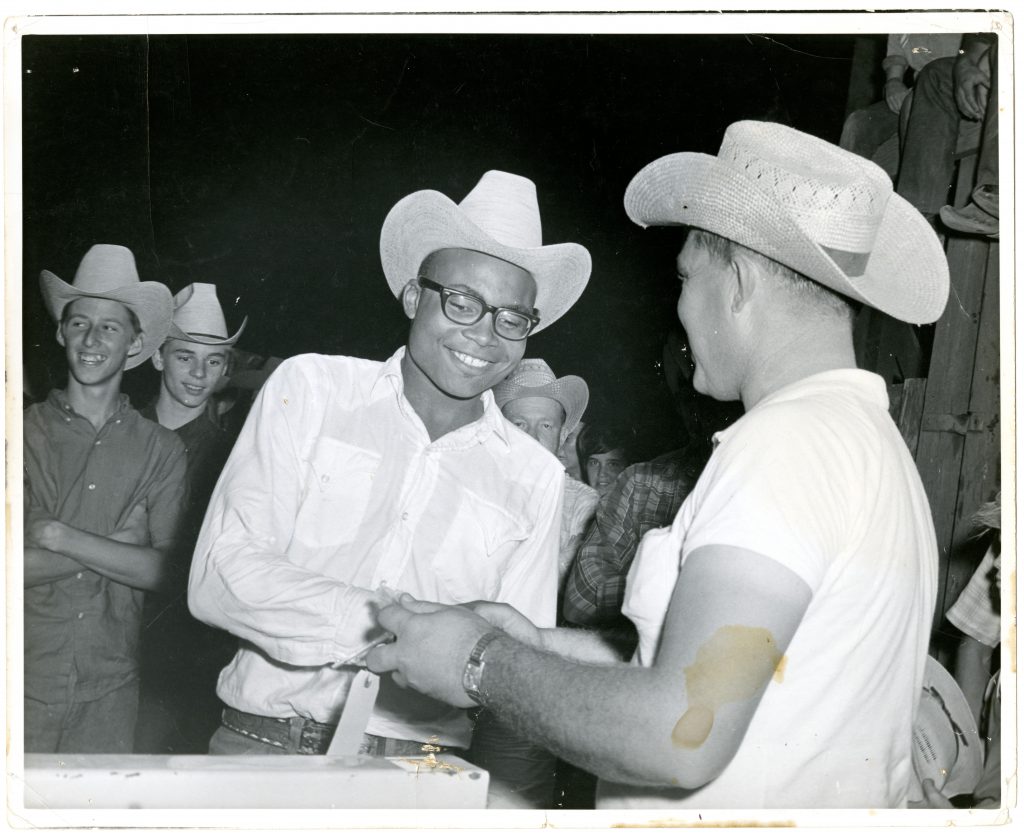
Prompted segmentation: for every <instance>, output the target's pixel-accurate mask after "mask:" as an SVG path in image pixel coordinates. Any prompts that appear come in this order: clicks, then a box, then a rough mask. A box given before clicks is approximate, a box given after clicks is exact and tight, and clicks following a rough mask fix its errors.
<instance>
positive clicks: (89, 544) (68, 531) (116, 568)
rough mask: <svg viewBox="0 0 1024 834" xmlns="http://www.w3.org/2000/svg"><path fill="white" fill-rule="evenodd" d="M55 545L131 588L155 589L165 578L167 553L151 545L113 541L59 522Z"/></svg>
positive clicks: (160, 585)
mask: <svg viewBox="0 0 1024 834" xmlns="http://www.w3.org/2000/svg"><path fill="white" fill-rule="evenodd" d="M58 549H59V551H60V552H61V553H63V554H64V555H65V556H68V557H70V558H71V559H74V560H75V561H77V562H80V563H81V564H82V565H84V566H85V567H87V568H88V569H89V570H92V571H95V572H96V573H99V574H102V575H103V576H106V577H107V578H108V579H112V580H113V581H114V582H119V583H121V584H122V585H129V586H131V587H132V588H139V589H141V590H144V591H154V590H159V589H161V588H163V587H164V584H165V582H166V581H167V578H168V572H169V571H168V564H169V556H168V553H167V552H166V551H164V550H158V549H157V548H155V547H146V546H143V545H137V544H128V543H125V542H120V541H115V540H114V539H111V538H107V537H106V536H98V535H96V534H95V533H87V532H85V531H84V530H78V529H77V528H74V527H69V526H68V525H63V526H62V528H61V531H60V541H59V545H58Z"/></svg>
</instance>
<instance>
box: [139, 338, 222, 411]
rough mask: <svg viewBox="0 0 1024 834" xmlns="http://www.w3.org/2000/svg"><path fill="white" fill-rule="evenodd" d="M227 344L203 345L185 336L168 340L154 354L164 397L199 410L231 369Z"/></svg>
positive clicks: (173, 403) (178, 406) (178, 405)
mask: <svg viewBox="0 0 1024 834" xmlns="http://www.w3.org/2000/svg"><path fill="white" fill-rule="evenodd" d="M227 361H228V348H227V346H225V345H203V344H199V343H198V342H187V341H185V340H184V339H168V340H167V341H166V342H164V344H163V346H162V347H161V348H160V350H159V351H158V352H157V353H155V354H153V365H154V366H155V367H156V369H157V370H158V371H160V373H161V376H162V380H163V381H162V385H161V388H160V399H161V400H162V401H163V402H164V404H165V405H169V406H172V407H174V408H176V409H188V410H192V411H195V410H198V409H200V408H202V407H203V405H205V404H206V401H207V400H208V399H209V398H210V395H211V394H213V391H214V389H215V388H216V386H217V383H218V382H219V381H220V378H221V377H222V376H224V372H225V370H226V369H227Z"/></svg>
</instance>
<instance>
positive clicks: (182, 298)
mask: <svg viewBox="0 0 1024 834" xmlns="http://www.w3.org/2000/svg"><path fill="white" fill-rule="evenodd" d="M248 321H249V317H248V316H246V317H245V318H244V319H243V320H242V324H241V326H239V328H238V330H236V331H235V335H234V336H228V325H227V322H225V321H224V311H223V310H222V309H221V306H220V302H218V301H217V287H215V286H214V285H213V284H189V285H188V286H187V287H185V289H183V290H182V291H181V292H179V293H178V294H177V295H176V296H174V316H173V318H172V319H171V329H170V331H169V332H168V334H167V337H168V338H169V339H181V340H183V341H186V342H198V343H199V344H201V345H233V344H234V343H235V342H237V341H238V337H239V336H241V335H242V331H243V330H245V325H246V322H248Z"/></svg>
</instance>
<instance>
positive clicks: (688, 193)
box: [625, 121, 949, 324]
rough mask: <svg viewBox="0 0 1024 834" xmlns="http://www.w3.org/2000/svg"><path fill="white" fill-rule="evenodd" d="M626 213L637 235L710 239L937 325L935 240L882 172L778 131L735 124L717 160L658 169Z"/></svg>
mask: <svg viewBox="0 0 1024 834" xmlns="http://www.w3.org/2000/svg"><path fill="white" fill-rule="evenodd" d="M625 206H626V213H627V214H628V215H629V217H630V219H631V220H633V222H635V223H637V224H639V225H641V226H677V225H678V226H692V227H694V228H698V229H704V230H706V231H710V232H714V233H715V234H718V235H721V236H722V237H726V238H728V239H730V240H732V241H734V242H736V243H740V244H742V245H743V246H746V247H749V248H750V249H753V250H754V251H756V252H759V253H761V254H762V255H765V256H766V257H768V258H771V259H772V260H775V261H778V262H779V263H781V264H784V265H785V266H788V267H789V268H790V269H793V270H795V271H796V272H798V273H800V274H801V275H804V276H806V277H807V278H810V279H812V280H814V281H817V282H818V283H820V284H823V285H824V286H826V287H829V288H830V289H832V290H835V291H836V292H838V293H841V294H843V295H845V296H848V297H850V298H853V299H855V300H857V301H860V302H863V303H864V304H868V305H869V306H871V307H875V308H877V309H879V310H881V311H882V312H885V313H888V314H889V315H891V316H893V317H894V318H897V319H900V320H902V321H907V322H910V323H912V324H925V323H928V322H933V321H935V320H936V319H938V317H939V316H940V315H942V311H943V310H944V309H945V306H946V300H947V298H948V296H949V266H948V264H947V262H946V256H945V253H944V252H943V250H942V245H941V244H940V242H939V239H938V237H937V235H936V234H935V231H934V230H933V229H932V227H931V226H929V225H928V222H927V221H926V220H925V219H924V216H923V215H922V214H921V213H920V212H919V211H918V210H917V209H915V208H914V207H913V206H912V205H911V204H910V203H908V202H907V201H906V200H905V199H904V198H903V197H901V196H899V195H898V194H896V193H894V192H893V190H892V182H891V181H890V179H889V177H888V176H887V175H886V173H885V171H883V170H882V169H881V168H879V167H878V166H877V165H875V164H874V163H873V162H869V161H868V160H866V159H862V158H861V157H859V156H857V155H856V154H853V153H850V152H848V151H844V150H842V149H840V148H838V147H837V146H835V145H832V144H830V143H829V142H826V141H824V140H822V139H818V138H817V137H814V136H810V135H808V134H806V133H801V132H800V131H798V130H794V129H793V128H790V127H786V126H784V125H780V124H775V123H772V122H755V121H742V122H735V123H734V124H732V125H730V126H729V127H728V128H727V129H726V131H725V136H724V137H723V139H722V145H721V148H720V149H719V151H718V156H709V155H707V154H701V153H675V154H670V155H668V156H663V157H661V158H660V159H657V160H655V161H654V162H652V163H650V164H649V165H647V166H646V167H645V168H643V169H642V170H641V171H640V172H639V173H638V174H637V175H636V176H635V177H634V178H633V180H632V182H630V184H629V186H628V188H627V189H626V195H625Z"/></svg>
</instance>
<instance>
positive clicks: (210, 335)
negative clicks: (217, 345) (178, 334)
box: [182, 330, 227, 339]
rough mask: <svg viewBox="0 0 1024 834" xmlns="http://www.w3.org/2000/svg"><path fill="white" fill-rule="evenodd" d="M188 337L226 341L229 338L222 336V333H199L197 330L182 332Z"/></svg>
mask: <svg viewBox="0 0 1024 834" xmlns="http://www.w3.org/2000/svg"><path fill="white" fill-rule="evenodd" d="M182 332H183V333H184V334H185V335H186V336H198V337H200V338H201V339H226V338H227V336H224V335H221V334H220V333H197V332H196V331H195V330H184V331H182Z"/></svg>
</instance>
